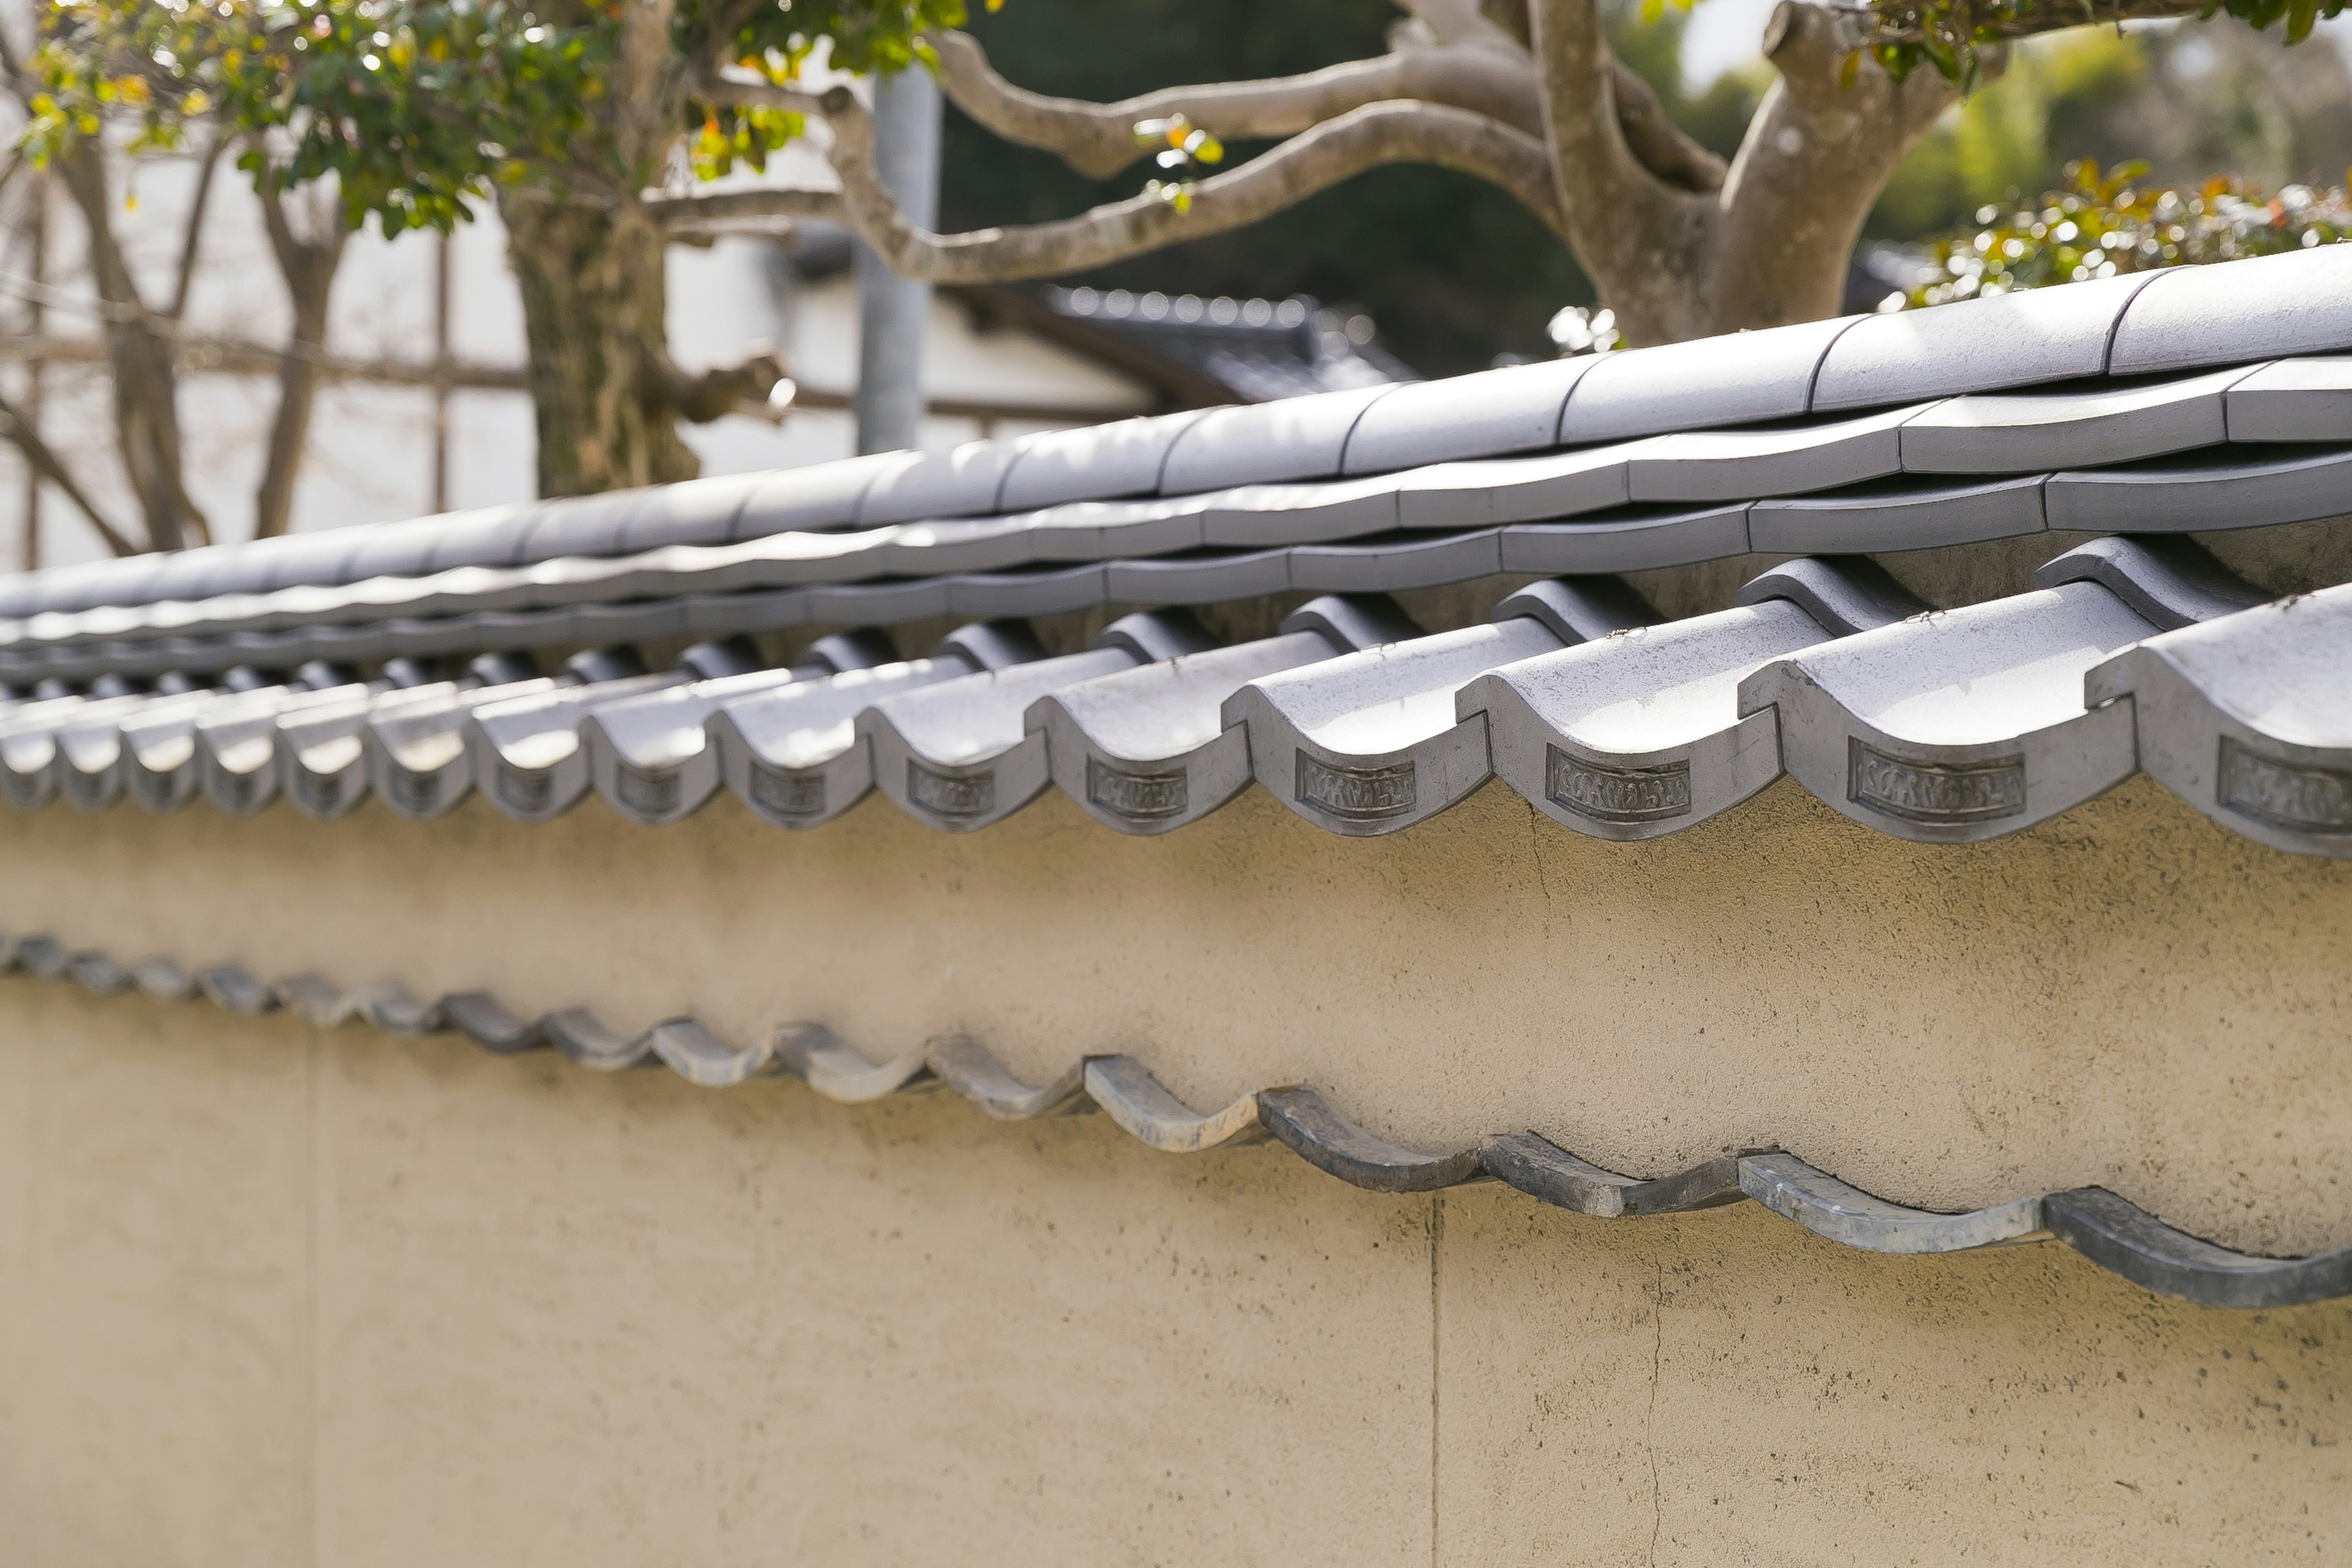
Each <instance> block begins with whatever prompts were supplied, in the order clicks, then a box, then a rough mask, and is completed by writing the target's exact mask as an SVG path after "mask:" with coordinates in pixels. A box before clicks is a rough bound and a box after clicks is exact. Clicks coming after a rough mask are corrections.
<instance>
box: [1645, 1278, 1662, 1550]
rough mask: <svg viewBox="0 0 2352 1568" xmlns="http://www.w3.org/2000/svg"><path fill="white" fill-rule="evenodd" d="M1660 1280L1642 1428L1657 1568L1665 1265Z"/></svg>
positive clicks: (1655, 1297) (1654, 1301) (1652, 1319)
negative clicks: (1646, 1415) (1646, 1413)
mask: <svg viewBox="0 0 2352 1568" xmlns="http://www.w3.org/2000/svg"><path fill="white" fill-rule="evenodd" d="M1657 1267H1658V1281H1657V1285H1656V1288H1655V1291H1654V1295H1653V1296H1652V1298H1651V1300H1650V1324H1651V1328H1652V1330H1653V1333H1652V1337H1651V1340H1650V1415H1649V1420H1648V1422H1647V1424H1646V1425H1644V1426H1643V1429H1642V1443H1643V1447H1646V1448H1647V1449H1649V1451H1650V1568H1658V1536H1659V1533H1660V1532H1661V1531H1663V1530H1664V1528H1665V1522H1666V1512H1665V1499H1664V1492H1663V1491H1662V1490H1661V1489H1660V1487H1659V1485H1658V1379H1659V1374H1660V1370H1661V1368H1662V1367H1663V1366H1664V1363H1665V1352H1666V1266H1665V1264H1664V1262H1660V1263H1659V1264H1658V1266H1657Z"/></svg>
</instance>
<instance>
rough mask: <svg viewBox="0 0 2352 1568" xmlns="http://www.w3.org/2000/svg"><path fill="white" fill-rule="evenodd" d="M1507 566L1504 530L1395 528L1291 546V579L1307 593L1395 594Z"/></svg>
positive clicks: (1484, 573)
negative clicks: (1383, 534) (1358, 538)
mask: <svg viewBox="0 0 2352 1568" xmlns="http://www.w3.org/2000/svg"><path fill="white" fill-rule="evenodd" d="M1502 570H1503V552H1502V540H1501V533H1500V531H1499V530H1496V529H1491V528H1490V529H1486V530H1483V531H1479V532H1475V533H1445V534H1435V535H1431V534H1409V533H1401V534H1391V535H1390V536H1389V537H1388V538H1386V539H1378V540H1366V541H1363V542H1359V543H1354V544H1307V545H1301V546H1300V547H1299V548H1297V549H1296V550H1294V551H1292V552H1290V585H1291V587H1293V588H1295V589H1297V591H1298V592H1300V593H1303V594H1393V593H1402V591H1404V590H1405V589H1408V588H1434V587H1437V586H1440V585H1441V584H1446V583H1463V582H1467V581H1469V580H1470V579H1471V578H1473V577H1489V576H1492V575H1494V574H1496V573H1497V572H1500V571H1502Z"/></svg>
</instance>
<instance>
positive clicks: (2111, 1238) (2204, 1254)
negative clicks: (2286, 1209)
mask: <svg viewBox="0 0 2352 1568" xmlns="http://www.w3.org/2000/svg"><path fill="white" fill-rule="evenodd" d="M2042 1214H2043V1215H2044V1217H2045V1219H2046V1221H2047V1223H2048V1225H2049V1226H2050V1233H2051V1234H2052V1235H2053V1236H2055V1237H2057V1238H2058V1239H2059V1240H2061V1241H2063V1242H2064V1243H2065V1244H2066V1245H2067V1246H2069V1247H2073V1248H2074V1250H2075V1251H2077V1252H2079V1253H2081V1254H2082V1255H2083V1256H2084V1257H2085V1258H2089V1259H2090V1260H2091V1261H2092V1262H2094V1263H2096V1264H2098V1265H2099V1266H2100V1267H2101V1268H2107V1269H2112V1270H2113V1271H2114V1272H2116V1273H2117V1274H2120V1275H2122V1276H2123V1277H2124V1278H2125V1279H2128V1280H2130V1281H2131V1282H2132V1283H2133V1284H2135V1285H2137V1286H2139V1287H2140V1288H2141V1289H2146V1290H2153V1291H2155V1292H2156V1293H2157V1294H2158V1295H2159V1296H2171V1297H2175V1298H2177V1299H2179V1300H2184V1301H2193V1302H2195V1303H2197V1304H2198V1305H2199V1306H2201V1307H2240V1308H2266V1307H2299V1306H2302V1305H2305V1303H2307V1302H2312V1301H2326V1300H2335V1299H2336V1298H2337V1297H2341V1296H2346V1295H2352V1247H2338V1248H2337V1249H2336V1250H2335V1251H2333V1252H2322V1253H2316V1254H2315V1255H2313V1256H2312V1257H2309V1258H2256V1257H2252V1256H2250V1255H2248V1254H2246V1253H2242V1252H2233V1251H2231V1250H2230V1249H2229V1248H2228V1247H2216V1246H2214V1245H2213V1244H2212V1243H2211V1242H2210V1241H2203V1240H2200V1239H2199V1238H2198V1237H2193V1236H2190V1235H2189V1233H2188V1232H2186V1231H2180V1230H2175V1229H2173V1228H2172V1227H2171V1226H2168V1225H2167V1224H2165V1223H2164V1222H2163V1221H2162V1220H2159V1219H2158V1218H2157V1217H2156V1216H2155V1215H2151V1214H2149V1213H2148V1212H2147V1210H2146V1209H2143V1208H2141V1207H2140V1206H2138V1205H2137V1204H2133V1203H2129V1202H2127V1201H2126V1200H2125V1199H2123V1198H2119V1197H2117V1196H2116V1194H2113V1193H2111V1192H2108V1191H2107V1190H2106V1189H2105V1187H2075V1188H2074V1189H2072V1190H2070V1191H2067V1192H2063V1193H2053V1194H2050V1195H2049V1196H2048V1197H2046V1198H2044V1199H2043V1200H2042Z"/></svg>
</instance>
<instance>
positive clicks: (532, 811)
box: [462, 671, 685, 822]
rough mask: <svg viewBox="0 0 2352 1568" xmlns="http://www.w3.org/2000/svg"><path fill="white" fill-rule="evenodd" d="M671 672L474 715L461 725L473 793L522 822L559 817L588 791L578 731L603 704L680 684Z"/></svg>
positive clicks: (562, 690)
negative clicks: (479, 794) (480, 795)
mask: <svg viewBox="0 0 2352 1568" xmlns="http://www.w3.org/2000/svg"><path fill="white" fill-rule="evenodd" d="M684 684H685V678H684V677H683V676H680V675H678V674H677V673H676V672H674V671H664V672H663V673H661V674H658V675H636V676H631V677H629V678H627V679H623V680H610V681H600V682H598V683H597V684H595V685H593V686H575V687H557V688H555V689H551V690H547V691H542V692H540V693H538V694H537V695H534V696H528V697H513V698H509V699H507V700H503V701H499V702H487V703H483V704H482V705H480V706H478V707H477V708H474V709H472V710H470V711H469V712H468V713H467V717H466V721H465V724H464V727H463V731H462V732H463V735H464V742H465V747H466V752H467V766H468V768H469V769H470V771H471V773H472V777H473V784H474V787H475V788H476V789H478V790H479V791H480V792H481V793H482V794H483V795H484V796H486V797H487V798H488V800H489V803H490V804H491V805H494V806H496V807H498V808H499V811H501V812H503V813H505V814H506V815H507V816H511V817H513V818H515V819H516V820H517V821H519V822H545V821H547V820H548V819H549V818H551V817H554V816H561V815H562V813H564V812H566V811H569V810H571V809H572V807H573V806H574V805H578V804H579V802H580V797H581V796H582V795H585V794H587V793H588V782H589V781H588V756H587V752H585V751H584V750H583V749H582V747H581V744H580V731H579V726H580V723H581V721H583V720H584V719H585V718H586V717H587V716H588V715H589V714H590V713H591V712H593V710H595V708H596V707H597V706H598V705H599V704H602V703H605V702H614V701H618V700H622V699H624V698H629V697H636V696H639V695H642V694H643V693H646V692H648V691H658V690H661V689H665V688H667V687H673V686H681V685H684Z"/></svg>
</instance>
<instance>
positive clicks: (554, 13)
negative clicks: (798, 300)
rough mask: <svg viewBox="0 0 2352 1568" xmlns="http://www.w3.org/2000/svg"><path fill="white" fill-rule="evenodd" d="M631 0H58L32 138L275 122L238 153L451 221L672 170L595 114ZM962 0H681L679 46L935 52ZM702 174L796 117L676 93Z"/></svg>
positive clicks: (905, 60) (728, 50) (145, 143)
mask: <svg viewBox="0 0 2352 1568" xmlns="http://www.w3.org/2000/svg"><path fill="white" fill-rule="evenodd" d="M633 9H640V8H638V7H633V6H632V5H630V4H629V0H550V3H548V4H545V5H541V6H538V7H536V8H534V7H531V6H528V5H520V4H516V3H514V0H212V3H211V4H205V3H204V0H62V3H60V4H57V5H52V6H50V7H48V8H47V15H46V16H45V19H44V23H43V29H42V37H41V40H40V44H39V47H38V49H37V54H36V55H35V58H33V60H32V61H31V62H30V66H31V69H32V70H33V71H34V72H35V73H36V74H37V79H38V80H39V84H40V91H39V93H38V94H37V97H36V98H35V99H34V100H33V103H32V109H33V116H32V121H31V124H30V126H29V127H28V129H27V131H26V138H25V145H26V150H27V151H28V152H29V153H31V154H32V155H33V156H34V157H35V158H36V159H42V158H45V157H46V156H47V155H48V154H50V153H53V152H54V151H55V149H56V147H57V146H58V142H59V141H60V139H61V138H65V137H69V136H95V135H96V134H97V133H98V131H99V126H100V121H101V120H104V119H107V118H124V117H128V118H131V119H134V120H135V121H137V123H138V132H137V133H136V136H135V138H134V142H133V146H134V149H137V150H146V149H169V148H173V147H175V146H177V145H178V144H179V142H181V140H182V138H183V137H184V134H185V132H186V127H187V125H188V123H189V122H190V121H196V120H212V121H217V122H218V123H220V124H221V125H223V126H224V127H226V129H227V130H228V131H229V132H232V133H247V134H253V135H259V134H267V135H271V136H274V137H277V138H280V139H282V140H283V141H284V142H286V143H288V144H289V146H290V149H291V151H290V153H287V154H286V155H284V156H281V157H275V158H270V159H268V160H267V161H265V160H264V158H263V155H262V154H261V153H259V152H258V151H252V152H248V153H247V154H246V155H245V159H244V162H245V165H246V166H247V167H248V168H250V169H253V170H254V171H256V172H257V174H261V175H262V176H263V177H266V178H268V179H270V180H273V181H275V182H276V183H277V184H279V185H280V186H282V187H290V186H293V185H297V184H304V183H306V182H309V181H312V180H316V179H319V178H320V177H321V176H324V175H329V174H331V175H333V176H335V178H336V179H337V181H338V182H339V184H340V187H341V194H342V200H343V205H344V210H345V215H346V219H347V221H348V222H349V223H350V224H351V225H352V226H354V227H357V226H360V225H361V224H362V222H364V221H365V219H367V218H368V217H370V216H373V217H374V218H376V219H377V220H378V222H379V223H380V224H381V226H383V231H384V233H385V234H386V235H393V234H397V233H399V232H400V231H402V230H404V229H408V228H434V229H439V230H442V231H444V232H446V231H447V230H448V229H449V228H450V227H451V226H453V225H454V224H457V223H458V222H461V221H464V220H465V219H466V218H467V216H468V213H467V201H468V199H469V198H474V197H478V196H480V195H484V194H485V193H486V192H487V191H488V188H489V186H490V185H491V184H492V183H494V182H495V183H503V184H512V183H517V182H521V181H527V180H535V181H538V182H540V183H541V184H546V185H548V186H550V187H551V189H552V190H554V191H555V192H556V193H557V194H559V195H574V194H580V193H584V194H586V195H588V196H590V197H591V198H592V199H593V197H595V196H598V195H602V196H604V197H608V198H610V197H615V196H619V195H625V194H626V192H627V191H629V190H632V189H635V188H638V187H640V186H642V185H643V184H646V182H648V181H651V180H656V179H658V178H659V177H660V175H661V174H662V173H663V171H661V170H658V169H646V168H635V167H630V166H629V160H628V158H627V157H626V156H625V153H624V152H623V151H622V149H621V147H620V145H619V144H618V143H617V142H615V140H614V138H613V137H611V136H610V135H608V134H605V133H604V126H603V123H602V121H601V119H600V116H599V114H598V112H597V111H598V108H599V105H600V104H601V103H604V102H605V101H607V100H609V99H610V98H611V97H612V96H613V95H614V93H616V92H618V91H622V90H625V84H618V83H616V82H615V80H614V69H615V68H616V66H617V65H618V64H619V62H620V61H621V59H622V56H623V51H622V47H621V44H622V34H623V30H624V28H625V27H627V26H630V25H632V18H631V15H630V13H631V11H632V10H633ZM962 20H963V6H962V4H961V0H794V3H793V5H791V6H790V7H785V6H782V5H776V4H772V3H769V4H751V3H749V0H678V3H677V5H675V6H674V7H672V8H671V9H670V12H669V24H668V25H669V29H670V33H671V41H672V43H673V46H674V47H675V50H676V55H677V61H678V62H679V63H680V64H681V65H682V64H683V63H684V62H687V61H701V60H709V61H725V62H727V63H730V64H735V65H740V66H746V67H750V68H754V69H756V70H758V71H760V72H761V73H762V74H764V75H766V76H768V77H770V78H771V79H773V80H776V81H779V82H784V81H789V80H791V79H793V78H794V77H795V76H796V75H797V74H798V72H799V70H800V68H801V67H802V65H803V62H804V61H805V60H807V58H809V57H810V55H812V54H813V53H814V52H815V51H816V50H817V48H818V47H819V46H820V45H826V46H829V48H830V58H831V59H832V60H833V61H834V63H835V64H837V65H840V66H842V67H844V68H847V69H850V70H854V71H868V70H883V71H888V70H898V69H903V68H907V67H908V66H910V65H913V64H915V63H916V62H917V61H918V60H919V59H920V58H923V57H924V56H925V55H926V54H927V52H928V51H927V49H926V47H925V46H924V45H923V44H922V43H921V42H920V41H919V38H920V35H921V34H922V32H923V31H924V30H925V29H927V28H937V27H950V26H956V25H958V24H959V23H961V21H962ZM681 113H683V114H686V115H688V116H689V117H690V118H689V119H688V120H687V121H685V122H684V123H682V124H681V126H680V129H681V131H682V132H686V133H687V134H688V135H689V136H690V138H691V140H690V142H689V147H690V150H691V153H692V158H693V163H694V166H695V169H696V172H697V173H698V174H700V175H702V176H703V177H705V178H715V177H716V176H718V175H719V174H726V173H728V172H729V171H730V169H732V168H733V167H734V166H735V165H736V164H737V163H745V164H748V165H750V166H751V167H753V168H759V167H763V166H764V162H765V158H766V155H767V154H768V153H770V152H772V151H774V150H775V149H776V148H778V147H781V146H782V144H783V143H784V142H787V141H789V140H790V139H791V138H793V136H795V135H797V134H799V133H800V132H801V130H802V123H801V117H800V116H798V115H796V114H793V113H790V112H786V111H782V110H773V109H764V108H758V107H737V106H734V105H729V104H718V105H709V106H704V105H700V104H698V103H694V102H692V101H691V100H690V97H682V98H681Z"/></svg>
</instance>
